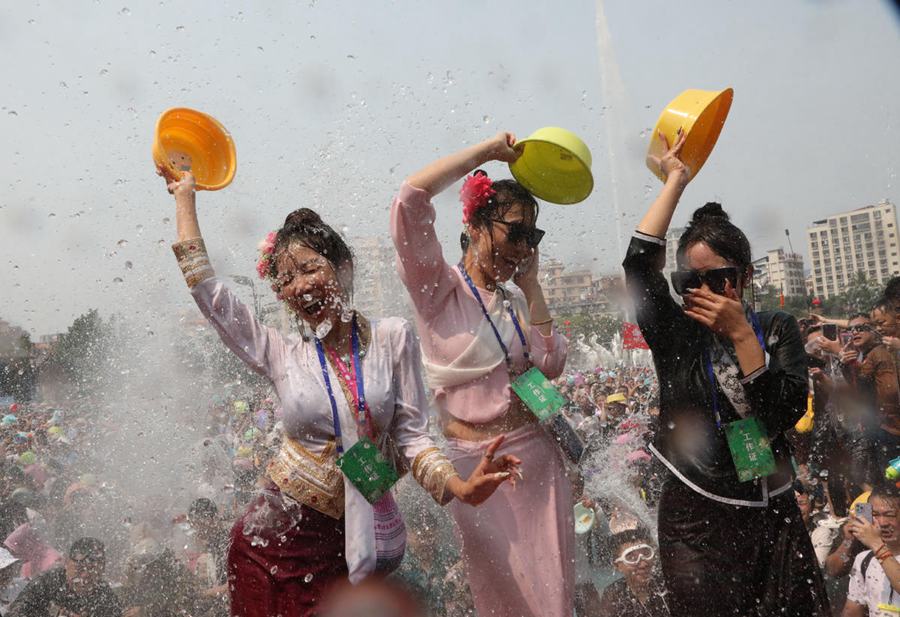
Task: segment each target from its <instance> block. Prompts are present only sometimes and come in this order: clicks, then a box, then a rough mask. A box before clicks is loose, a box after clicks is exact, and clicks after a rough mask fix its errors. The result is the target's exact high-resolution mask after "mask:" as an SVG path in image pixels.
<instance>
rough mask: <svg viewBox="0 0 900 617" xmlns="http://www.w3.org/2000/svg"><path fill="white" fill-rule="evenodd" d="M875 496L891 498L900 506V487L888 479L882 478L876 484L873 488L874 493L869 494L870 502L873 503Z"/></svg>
mask: <svg viewBox="0 0 900 617" xmlns="http://www.w3.org/2000/svg"><path fill="white" fill-rule="evenodd" d="M875 497H880V498H881V499H887V500H890V501H892V502H894V504H896V505H898V506H900V488H897V485H896V484H893V483H890V482H888V481H887V480H881V481H879V482H878V483H876V484H875V487H874V488H873V489H872V494H871V495H869V503H872V499H873V498H875Z"/></svg>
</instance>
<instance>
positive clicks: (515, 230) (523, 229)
mask: <svg viewBox="0 0 900 617" xmlns="http://www.w3.org/2000/svg"><path fill="white" fill-rule="evenodd" d="M490 220H491V222H492V223H500V224H501V225H506V239H507V241H509V242H511V243H513V244H518V243H519V242H525V243H526V244H527V245H528V248H535V247H537V245H538V244H540V243H541V239H542V238H543V237H544V233H545V232H544V230H543V229H538V228H537V227H532V226H531V225H526V224H525V223H523V222H522V221H504V220H503V219H490Z"/></svg>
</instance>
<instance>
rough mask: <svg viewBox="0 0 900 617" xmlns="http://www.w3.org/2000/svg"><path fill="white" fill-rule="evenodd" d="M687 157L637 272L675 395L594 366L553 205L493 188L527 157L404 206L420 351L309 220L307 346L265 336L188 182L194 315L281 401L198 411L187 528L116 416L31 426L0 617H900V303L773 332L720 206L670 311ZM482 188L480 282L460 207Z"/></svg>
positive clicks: (452, 175)
mask: <svg viewBox="0 0 900 617" xmlns="http://www.w3.org/2000/svg"><path fill="white" fill-rule="evenodd" d="M660 139H661V144H660V146H659V148H658V149H656V150H655V152H657V153H658V156H657V155H653V156H652V157H651V158H652V159H653V162H654V163H655V164H656V165H657V166H658V167H659V169H660V170H661V173H662V175H663V176H664V177H665V178H666V180H665V185H664V188H663V189H662V191H661V193H660V194H659V196H658V197H657V199H656V200H655V201H654V202H653V204H652V205H651V206H650V209H649V210H648V212H647V214H646V215H645V216H644V218H643V219H642V220H641V222H640V224H639V225H638V227H637V230H636V231H635V234H634V237H633V238H632V240H631V244H630V246H629V248H628V252H627V254H626V256H625V260H624V263H623V267H624V272H625V278H626V282H627V286H628V288H629V291H630V292H631V294H632V296H633V298H634V306H635V314H636V320H637V322H638V325H639V326H640V329H641V331H642V333H643V335H644V338H645V339H646V342H647V345H648V347H649V349H650V353H651V355H652V358H653V365H652V367H651V366H634V365H632V364H630V363H629V362H627V361H625V359H624V358H623V359H622V361H620V362H616V363H615V365H612V366H599V367H589V368H587V369H584V370H575V369H573V368H571V367H570V368H568V369H567V368H566V360H567V351H568V346H567V345H568V342H567V340H566V339H565V337H563V336H562V335H561V334H560V333H559V332H558V331H557V329H556V328H555V326H554V319H553V317H552V316H551V315H550V312H549V310H548V307H547V304H546V301H545V298H544V294H543V290H542V287H541V278H540V276H539V272H538V264H539V255H538V246H539V244H540V241H541V238H542V237H543V235H544V232H543V230H541V229H539V228H538V227H537V220H538V216H539V206H538V203H537V201H536V200H535V199H534V197H533V196H532V195H531V194H530V193H529V192H528V191H527V190H526V189H525V188H524V187H523V186H521V185H520V184H518V183H517V182H515V181H513V180H493V179H491V178H489V177H488V175H487V174H486V173H485V172H484V171H482V170H480V169H477V168H478V167H479V166H481V165H483V164H485V163H487V162H490V161H501V162H511V161H515V160H516V158H517V157H518V156H519V153H520V151H518V150H516V148H515V145H516V139H515V136H513V135H511V134H509V133H500V134H498V135H497V136H495V137H494V138H492V139H489V140H486V141H484V142H482V143H479V144H476V145H473V146H470V147H468V148H465V149H463V150H461V151H459V152H456V153H454V154H451V155H449V156H447V157H444V158H441V159H439V160H437V161H434V162H432V163H429V164H428V165H426V166H425V167H423V168H422V169H421V170H419V171H418V172H416V173H414V174H412V175H410V176H409V177H408V178H407V180H406V181H405V182H404V183H403V185H402V186H401V187H400V189H399V191H398V194H397V196H396V198H395V199H394V202H393V204H392V207H391V215H390V229H391V235H392V239H393V241H394V246H395V248H396V251H397V257H398V259H397V267H398V276H399V279H400V281H401V282H402V283H403V284H404V286H405V287H406V289H407V291H408V293H409V296H410V300H411V305H412V310H413V315H414V321H415V324H414V325H413V324H411V323H408V322H407V321H405V320H403V319H400V318H396V317H383V318H382V317H374V316H368V315H364V314H362V313H361V312H360V311H358V310H356V309H355V307H354V303H353V288H354V285H353V269H354V255H353V252H352V250H351V248H350V247H349V246H348V245H347V244H346V242H345V239H344V238H343V237H341V235H340V234H338V233H337V232H336V231H335V230H334V229H333V228H332V227H330V226H329V225H328V224H327V223H325V222H324V221H323V220H322V219H321V218H320V217H319V215H318V214H316V213H315V212H313V211H312V210H309V209H307V208H301V209H299V210H296V211H294V212H292V213H291V214H290V215H288V217H287V218H286V220H285V222H284V224H283V225H282V226H281V227H280V228H279V229H278V230H277V231H273V232H271V233H270V234H268V235H267V236H266V238H265V240H264V241H263V242H262V243H261V245H260V260H259V263H258V264H257V271H258V273H259V276H260V277H261V278H263V279H265V280H266V282H267V284H269V285H270V286H271V288H272V290H273V292H274V293H275V294H276V295H277V297H278V298H279V300H282V301H284V302H285V303H286V305H287V307H288V308H289V310H290V311H291V313H292V314H293V315H294V316H295V317H296V325H297V332H292V333H286V332H283V331H281V330H278V329H276V328H272V327H269V326H266V325H265V324H263V323H261V322H260V321H259V320H258V319H257V316H256V315H255V313H254V312H253V311H252V310H251V309H250V308H248V307H247V306H245V305H244V304H243V303H242V302H241V301H240V300H239V299H238V298H237V297H236V296H235V295H234V294H233V293H232V292H231V291H230V290H229V289H228V286H227V285H226V281H224V280H223V279H221V278H219V277H217V276H216V274H215V271H214V269H213V267H212V264H211V262H210V259H209V256H208V255H207V253H206V249H205V243H204V239H203V238H202V237H201V235H200V228H199V222H198V214H197V204H196V192H195V185H194V180H193V177H192V175H191V174H190V173H189V172H185V173H184V174H183V175H182V176H181V177H178V178H176V177H167V178H166V180H167V187H168V189H169V192H170V193H172V194H173V195H174V197H175V202H176V224H177V234H178V241H177V242H176V243H175V244H174V245H173V249H174V252H175V255H176V258H177V261H178V265H179V267H180V269H181V271H182V273H183V274H184V278H185V281H186V282H187V285H188V287H189V289H190V293H191V295H192V297H193V299H194V301H195V302H196V303H197V305H198V307H199V309H200V311H201V312H202V313H203V315H204V316H205V317H206V318H207V320H208V321H209V323H210V324H211V326H212V327H213V329H214V330H215V332H216V333H217V334H218V336H219V337H220V338H221V340H222V342H223V343H224V344H225V345H226V347H227V348H228V349H229V350H230V351H231V352H232V353H234V354H235V355H236V356H237V357H238V358H239V359H240V360H242V361H243V362H244V363H245V364H246V365H247V366H249V367H250V368H251V369H253V370H254V371H256V372H257V373H259V374H260V375H261V376H263V377H264V378H266V379H267V380H268V381H269V384H270V386H271V388H270V390H268V391H262V392H253V393H248V394H244V395H241V396H230V397H228V398H225V399H222V400H217V401H215V402H209V401H194V404H195V405H196V406H197V407H199V408H204V407H205V408H206V409H207V414H206V417H205V422H204V428H203V430H202V432H203V437H202V440H201V443H200V445H199V447H198V449H197V451H196V452H195V453H194V454H195V455H196V457H195V458H196V460H195V461H194V464H193V465H191V466H189V467H187V468H186V469H188V470H189V471H188V472H187V473H188V474H189V475H193V476H195V477H190V478H184V477H179V478H177V481H178V483H179V484H180V485H182V486H188V487H189V488H188V489H187V493H185V492H183V491H181V492H179V493H178V498H174V497H172V495H170V496H169V497H170V498H169V499H165V498H162V497H161V496H157V495H144V496H143V498H142V499H141V498H138V497H136V495H139V494H140V491H134V490H125V489H126V488H133V487H125V486H123V485H122V484H121V480H120V479H119V480H117V479H115V475H114V474H110V473H109V471H110V467H109V461H107V460H104V455H103V451H102V449H98V448H97V447H96V446H97V443H98V440H100V441H102V440H104V439H108V438H109V436H110V435H112V434H114V433H115V432H116V431H120V430H122V427H121V423H116V422H115V420H114V418H113V416H112V415H110V414H102V413H98V412H97V409H99V408H100V406H99V405H98V404H97V403H96V401H69V402H67V403H66V404H64V405H61V406H59V407H51V406H49V405H48V404H42V403H32V402H25V401H21V402H17V403H14V404H13V405H12V406H11V407H10V408H9V410H8V412H9V413H8V414H6V415H5V416H4V417H3V418H2V420H0V435H2V442H3V448H4V455H5V461H4V462H3V463H2V470H0V480H2V482H0V534H2V538H4V541H3V546H4V548H2V549H0V614H2V615H13V616H29V617H30V616H34V617H38V616H45V615H53V616H56V615H66V616H68V617H88V616H89V615H101V616H103V617H106V616H112V617H118V616H119V615H124V616H127V617H149V616H153V617H156V616H163V615H202V616H206V617H215V616H220V615H226V614H230V615H234V616H235V617H271V616H275V615H283V616H286V615H301V616H306V615H326V616H331V617H346V616H348V615H353V614H360V613H359V611H361V610H364V609H365V610H369V611H370V614H376V613H377V610H380V611H381V613H377V614H385V615H397V616H398V617H416V616H418V615H421V614H423V612H426V611H427V612H428V613H430V614H433V615H446V616H450V617H463V616H475V615H498V616H500V615H504V616H509V617H522V616H524V617H536V616H538V615H540V616H541V617H548V616H552V617H569V616H570V615H572V614H573V611H574V613H575V614H577V615H579V616H582V615H584V616H588V615H599V616H607V615H609V616H612V615H615V616H616V617H630V616H632V615H635V616H640V615H654V616H660V615H661V616H666V615H672V616H674V617H683V616H684V617H687V616H691V617H694V616H696V615H698V614H711V615H742V616H746V615H759V616H763V615H775V614H789V615H804V616H806V615H809V616H817V617H824V616H826V615H839V614H842V615H845V616H846V617H856V616H858V615H864V614H869V615H875V614H892V613H897V612H900V562H898V560H897V557H895V555H898V556H900V535H898V534H900V525H898V519H897V516H898V512H900V510H898V508H900V490H898V483H897V480H898V479H900V377H898V365H897V353H898V352H900V337H898V330H900V325H898V322H897V315H898V313H900V278H898V279H896V280H893V281H891V282H890V283H889V284H888V286H887V288H886V289H885V291H884V297H883V298H882V299H881V300H879V301H878V302H877V303H876V305H875V306H873V307H871V310H869V311H865V312H861V313H857V314H853V315H848V316H847V318H846V319H840V320H838V319H829V318H825V317H822V316H815V315H811V316H810V317H808V318H805V319H802V320H800V321H799V323H798V320H796V319H795V318H794V317H792V316H791V315H789V314H787V313H785V312H781V311H768V312H759V313H757V312H756V311H755V310H754V308H753V306H752V303H751V301H750V293H749V291H748V290H749V288H750V283H751V278H752V266H751V257H750V256H751V251H750V245H749V242H748V240H747V238H746V236H745V235H744V233H743V232H742V231H741V230H740V229H739V228H737V227H736V226H735V225H734V224H733V223H731V222H730V220H729V217H728V215H727V214H726V213H725V212H724V210H723V209H722V207H721V205H719V204H716V203H708V204H706V205H705V206H703V207H701V208H699V209H697V210H696V211H695V212H694V213H693V215H692V217H691V220H690V223H689V224H688V226H687V228H686V230H685V232H684V233H683V234H682V236H681V237H680V239H679V241H678V247H677V251H676V255H677V261H678V263H677V264H676V266H677V270H676V271H675V272H674V273H673V274H672V275H671V283H672V286H671V288H670V286H669V281H667V280H666V279H665V278H664V276H663V274H662V268H663V264H664V260H665V253H666V251H665V240H664V238H665V237H666V234H667V231H668V226H669V223H670V221H671V218H672V215H673V214H674V211H675V209H676V207H677V205H678V201H679V199H680V197H681V195H682V193H683V192H684V190H685V188H686V187H687V185H688V183H689V181H690V170H688V169H687V168H686V167H685V166H684V164H683V163H682V162H681V159H680V151H681V148H683V146H684V139H685V137H684V135H683V134H679V137H678V139H677V141H676V142H675V143H674V144H669V143H668V142H667V141H665V139H664V138H663V137H662V136H660ZM463 178H465V180H464V182H463V188H462V191H461V194H460V197H461V201H462V204H463V208H462V223H463V227H462V233H461V238H460V247H459V248H460V249H461V253H462V257H461V259H460V260H459V261H458V263H456V265H451V263H450V262H448V261H447V260H446V259H445V257H444V255H445V253H446V252H447V249H446V247H442V246H441V244H440V242H439V241H438V236H437V233H436V231H435V227H434V224H435V218H436V216H437V211H436V208H435V206H434V204H433V203H432V199H433V198H434V197H435V196H436V195H438V194H440V193H441V192H442V191H443V190H445V189H446V188H448V187H449V186H450V185H452V184H453V183H455V182H457V181H458V180H460V179H463ZM509 282H513V283H514V284H515V285H514V286H508V285H507V283H509ZM672 291H674V292H675V293H674V294H673V293H672ZM676 297H680V298H681V303H679V302H678V301H677V300H676ZM276 401H277V402H276ZM431 416H435V417H436V419H437V421H436V422H433V421H432V422H430V421H429V420H430V419H432V420H433V419H434V418H431ZM129 481H133V480H132V479H129ZM173 495H174V491H173ZM376 608H377V610H376ZM372 611H374V612H372Z"/></svg>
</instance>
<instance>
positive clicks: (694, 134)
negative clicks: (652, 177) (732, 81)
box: [647, 88, 734, 182]
mask: <svg viewBox="0 0 900 617" xmlns="http://www.w3.org/2000/svg"><path fill="white" fill-rule="evenodd" d="M733 98H734V90H732V89H731V88H726V89H724V90H719V91H713V90H685V91H684V92H682V93H681V94H679V95H678V96H676V97H675V98H674V99H673V100H672V102H670V103H669V104H668V105H666V108H665V109H664V110H663V111H662V113H661V114H660V115H659V119H658V120H657V121H656V127H655V128H654V129H653V134H652V135H651V136H650V147H649V148H648V149H647V167H649V168H650V171H652V172H653V173H654V174H656V177H657V178H659V179H660V180H662V181H663V182H665V181H666V178H665V176H664V175H663V173H662V171H660V169H659V167H658V166H657V165H656V164H655V163H654V162H653V160H652V159H651V158H650V157H651V155H652V156H657V157H661V156H662V155H663V154H665V150H664V146H663V144H662V142H661V140H660V139H659V136H658V135H659V133H660V132H662V134H663V135H665V136H666V139H668V140H669V145H670V146H671V145H673V144H674V143H675V140H676V139H677V132H678V128H679V127H681V128H683V129H684V132H685V133H686V134H687V140H686V141H685V142H684V148H682V150H681V160H682V161H684V163H685V165H687V166H688V168H689V169H690V170H691V177H692V178H695V177H696V176H697V174H698V173H700V169H702V168H703V164H704V163H705V162H706V159H707V158H708V157H709V154H710V153H711V152H712V150H713V148H714V147H715V145H716V141H717V140H718V139H719V133H721V132H722V127H723V126H725V119H726V118H727V117H728V110H730V109H731V101H732V99H733Z"/></svg>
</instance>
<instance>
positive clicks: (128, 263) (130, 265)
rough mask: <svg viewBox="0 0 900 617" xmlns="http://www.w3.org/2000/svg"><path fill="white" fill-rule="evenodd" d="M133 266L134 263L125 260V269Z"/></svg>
mask: <svg viewBox="0 0 900 617" xmlns="http://www.w3.org/2000/svg"><path fill="white" fill-rule="evenodd" d="M133 267H134V264H132V263H131V262H130V261H126V262H125V269H126V270H131V269H132V268H133Z"/></svg>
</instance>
